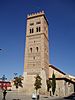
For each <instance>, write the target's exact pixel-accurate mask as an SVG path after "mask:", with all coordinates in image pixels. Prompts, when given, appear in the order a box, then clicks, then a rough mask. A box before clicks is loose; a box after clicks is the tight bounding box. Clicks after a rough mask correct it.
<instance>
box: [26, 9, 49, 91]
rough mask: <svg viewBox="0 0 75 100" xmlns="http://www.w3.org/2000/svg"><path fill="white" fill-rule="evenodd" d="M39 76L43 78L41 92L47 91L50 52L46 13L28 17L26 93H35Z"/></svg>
mask: <svg viewBox="0 0 75 100" xmlns="http://www.w3.org/2000/svg"><path fill="white" fill-rule="evenodd" d="M37 74H39V75H40V76H41V78H42V88H41V91H45V90H46V79H47V78H48V77H49V50H48V21H47V19H46V16H45V13H44V11H42V12H39V13H34V14H31V15H28V16H27V27H26V47H25V59H24V88H25V91H26V93H27V92H28V93H31V92H33V90H34V82H35V78H34V77H35V76H36V75H37ZM28 88H29V89H28Z"/></svg>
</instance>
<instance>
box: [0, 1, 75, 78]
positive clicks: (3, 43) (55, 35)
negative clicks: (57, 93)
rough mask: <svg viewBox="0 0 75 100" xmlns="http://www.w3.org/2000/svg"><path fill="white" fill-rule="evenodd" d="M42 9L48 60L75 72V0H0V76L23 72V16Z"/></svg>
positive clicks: (10, 76) (24, 27)
mask: <svg viewBox="0 0 75 100" xmlns="http://www.w3.org/2000/svg"><path fill="white" fill-rule="evenodd" d="M42 10H44V11H45V13H46V17H47V19H48V22H49V56H50V63H51V64H53V65H54V66H56V67H58V68H59V69H61V70H62V71H64V72H66V73H69V74H72V75H75V0H0V48H2V49H3V50H2V51H0V77H2V75H4V74H5V75H6V77H7V78H8V79H11V78H12V77H13V75H14V73H18V74H19V75H20V74H21V75H22V73H23V69H24V68H23V66H24V47H25V32H26V16H27V14H31V13H35V12H39V11H42Z"/></svg>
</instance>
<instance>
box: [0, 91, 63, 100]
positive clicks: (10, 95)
mask: <svg viewBox="0 0 75 100" xmlns="http://www.w3.org/2000/svg"><path fill="white" fill-rule="evenodd" d="M2 98H3V94H2V92H0V100H2ZM16 99H20V100H32V97H31V95H25V94H24V93H21V92H18V93H17V92H12V91H8V92H7V95H6V100H16ZM39 100H63V99H61V98H58V97H48V96H42V95H41V96H40V99H39Z"/></svg>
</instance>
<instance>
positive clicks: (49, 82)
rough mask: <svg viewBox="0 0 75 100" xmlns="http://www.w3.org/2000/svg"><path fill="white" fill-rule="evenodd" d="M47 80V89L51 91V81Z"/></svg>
mask: <svg viewBox="0 0 75 100" xmlns="http://www.w3.org/2000/svg"><path fill="white" fill-rule="evenodd" d="M46 82H47V91H48V92H49V89H50V88H51V81H50V80H49V79H47V80H46Z"/></svg>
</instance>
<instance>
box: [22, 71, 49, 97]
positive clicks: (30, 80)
mask: <svg viewBox="0 0 75 100" xmlns="http://www.w3.org/2000/svg"><path fill="white" fill-rule="evenodd" d="M35 77H36V75H28V74H27V72H24V80H23V88H22V91H23V92H24V93H25V94H27V95H32V93H35V92H36V91H35V87H34V83H35ZM40 77H41V78H42V81H41V83H42V86H41V88H40V89H39V94H42V95H45V94H47V85H46V75H45V72H44V71H41V72H40Z"/></svg>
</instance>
